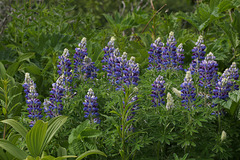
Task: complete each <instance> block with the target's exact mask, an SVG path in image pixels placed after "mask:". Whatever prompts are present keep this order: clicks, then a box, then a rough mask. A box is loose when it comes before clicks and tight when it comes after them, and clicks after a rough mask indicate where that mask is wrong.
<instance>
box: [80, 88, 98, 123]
mask: <svg viewBox="0 0 240 160" xmlns="http://www.w3.org/2000/svg"><path fill="white" fill-rule="evenodd" d="M83 105H84V108H83V110H84V111H85V116H84V117H85V118H87V119H90V120H91V121H92V122H93V123H100V119H99V117H98V116H99V113H98V108H97V106H98V103H97V97H96V96H95V95H94V92H93V90H92V88H90V89H89V90H88V92H87V95H86V96H85V101H84V102H83Z"/></svg>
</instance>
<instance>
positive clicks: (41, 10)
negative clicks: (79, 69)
mask: <svg viewBox="0 0 240 160" xmlns="http://www.w3.org/2000/svg"><path fill="white" fill-rule="evenodd" d="M3 2H4V3H1V4H5V5H6V4H7V1H3ZM9 2H10V1H9ZM151 2H152V3H151ZM165 3H166V4H167V5H166V6H165V7H164V8H163V9H162V10H161V11H160V12H157V10H158V9H159V8H160V7H161V6H162V5H164V4H165ZM239 6H240V3H239V1H238V0H205V1H196V2H195V1H189V0H184V1H181V2H180V1H179V2H176V1H173V0H166V1H158V2H157V1H151V0H125V1H120V0H117V1H116V2H115V3H112V2H111V1H108V0H103V1H95V0H89V1H79V0H77V1H74V0H61V1H60V0H54V1H31V0H30V1H28V2H27V1H16V2H15V3H12V4H11V5H9V6H6V8H5V9H6V10H7V9H9V12H8V15H7V17H6V19H7V21H5V20H4V21H5V22H4V24H3V25H4V26H3V25H2V24H0V25H1V28H0V32H1V33H0V34H1V38H0V107H1V108H0V120H1V121H2V122H3V123H2V124H0V133H1V135H2V137H3V139H1V140H0V159H3V160H10V159H29V160H32V159H41V160H52V159H56V160H57V159H59V160H60V159H77V160H78V159H79V160H80V159H83V158H85V157H86V156H88V159H100V160H101V159H105V158H106V155H107V156H108V157H107V158H108V159H139V160H141V159H142V160H147V159H164V160H165V159H176V160H177V159H238V157H239V156H240V155H239V153H238V151H239V150H240V145H239V144H240V143H239V132H240V121H239V120H240V105H239V104H240V96H239V95H240V93H239V92H240V91H239V90H232V88H233V87H231V89H230V90H229V91H227V92H226V93H222V95H223V96H225V98H224V99H221V98H220V97H218V94H217V93H216V92H217V91H219V92H221V91H222V90H223V88H221V87H222V86H224V85H223V84H224V82H225V81H223V79H224V78H226V79H224V80H226V81H228V80H229V77H224V76H225V75H226V74H225V73H223V71H224V70H225V69H226V68H228V67H229V66H230V64H231V63H232V62H236V65H237V68H239V60H240V59H239V57H240V56H239V51H240V47H239V46H240V45H239V42H240V41H239V40H240V37H239V36H240V29H239V28H240V18H239V16H240V10H239ZM180 9H181V10H180ZM0 17H3V16H2V15H1V16H0ZM0 22H2V21H0ZM2 26H3V27H2ZM171 31H174V37H175V38H176V39H175V40H176V46H175V45H173V46H171V47H172V48H171V47H167V44H166V42H170V41H169V40H168V38H169V35H168V34H169V33H170V32H171ZM200 35H202V36H203V39H204V44H205V45H206V49H205V50H204V51H206V53H207V54H208V53H209V52H212V53H213V54H214V56H215V57H216V59H215V61H214V64H215V67H217V68H218V70H216V69H212V70H211V71H206V70H205V68H204V67H203V65H201V66H202V68H204V69H202V70H201V71H199V70H198V68H197V67H196V68H195V69H196V71H197V72H196V73H194V74H193V75H191V78H189V77H188V78H187V77H185V74H186V71H187V70H188V68H189V64H190V63H191V61H192V52H193V51H192V49H193V48H194V46H195V43H196V41H197V38H198V37H199V36H200ZM112 36H114V37H115V39H116V41H115V42H114V47H115V48H119V54H120V55H112V57H114V56H116V57H118V58H121V56H122V54H123V52H127V60H129V59H130V57H131V56H134V57H135V62H136V63H138V65H137V64H136V66H137V67H139V71H140V74H139V77H137V78H139V79H140V80H139V82H138V85H137V88H134V87H133V86H132V85H129V86H124V87H123V88H120V89H119V90H116V86H117V84H114V83H112V84H110V83H109V79H110V80H111V78H112V77H111V76H109V75H108V73H110V72H111V71H113V72H115V73H116V75H117V71H118V69H119V68H117V67H119V66H115V67H116V68H112V70H111V71H104V70H102V65H103V63H102V62H101V61H102V58H103V56H104V54H105V50H103V48H104V46H108V44H107V43H108V42H109V39H110V37H112ZM83 37H85V38H86V39H87V45H86V46H85V47H86V49H87V50H86V52H87V54H88V57H89V58H91V60H92V62H94V65H95V66H96V67H97V68H98V70H99V71H98V72H97V77H94V78H92V79H91V78H89V79H84V78H83V79H76V78H75V77H74V75H75V74H76V73H74V72H72V71H71V69H73V68H74V63H75V61H74V54H75V52H76V50H74V49H77V48H78V47H77V44H78V43H79V42H80V40H81V39H82V38H83ZM158 37H160V39H161V42H163V43H164V45H163V46H164V47H162V48H161V47H159V48H157V49H159V51H158V52H157V53H159V54H160V56H159V57H160V58H162V59H161V60H160V61H161V63H162V61H163V60H166V59H167V60H166V61H164V62H170V61H171V62H174V57H173V56H172V55H170V56H169V57H167V58H166V57H164V56H163V53H164V54H166V53H168V52H170V51H168V49H169V48H171V53H172V54H174V51H175V50H174V49H176V48H175V47H177V46H178V45H179V44H181V43H182V47H183V49H184V52H183V54H184V57H185V59H184V64H183V70H177V69H176V70H175V69H174V70H173V68H172V69H169V68H166V70H165V69H162V70H161V71H159V70H156V69H152V70H149V69H147V67H148V65H149V60H150V59H149V55H150V54H151V53H152V52H148V51H149V50H150V49H153V48H154V45H153V44H152V43H156V42H155V40H156V39H157V38H158ZM168 45H169V44H168ZM79 47H80V46H79ZM65 48H68V49H69V57H68V62H69V63H68V71H67V72H65V73H64V74H65V76H66V75H67V74H69V77H70V78H69V80H72V82H71V83H70V81H69V84H67V83H66V81H65V82H63V81H62V84H63V86H62V87H65V88H64V92H63V93H60V94H62V95H60V96H61V99H58V102H56V103H61V104H63V110H62V112H61V114H62V115H65V116H58V117H55V118H52V119H51V118H50V117H46V113H45V112H44V107H45V106H44V105H42V106H41V107H42V108H43V112H42V113H41V114H42V115H43V118H42V120H39V121H37V122H36V124H35V125H34V126H33V127H32V128H31V129H29V126H28V124H27V122H26V121H28V118H27V117H26V115H28V112H30V111H29V110H27V109H26V108H27V107H25V106H26V105H25V98H24V96H22V95H23V87H22V85H21V84H22V82H23V81H24V74H25V73H30V74H31V78H32V79H33V81H34V82H35V83H36V88H37V92H36V93H39V97H38V98H39V99H40V101H41V102H42V104H43V99H45V98H47V97H50V98H53V96H54V94H55V93H54V91H55V88H54V87H52V84H53V83H55V82H56V81H57V79H58V78H59V76H60V75H59V74H58V72H57V71H58V70H59V69H60V68H59V66H57V63H58V62H59V58H58V57H59V56H60V55H62V52H63V50H64V49H65ZM164 49H165V50H164ZM153 50H154V49H153ZM151 51H152V50H151ZM162 51H164V52H162ZM153 52H155V51H153ZM112 54H113V53H112ZM212 56H213V55H212ZM112 57H109V58H112ZM210 57H211V55H210ZM83 58H84V57H83ZM208 58H209V56H208ZM212 59H214V58H212ZM212 62H213V61H211V63H212ZM62 63H64V59H63V58H62ZM92 64H93V63H92ZM156 64H157V63H156ZM79 65H81V64H79ZM209 65H210V62H209ZM217 65H218V66H217ZM170 66H171V65H170ZM62 67H63V68H64V66H62ZM120 67H122V68H121V69H122V71H123V70H124V69H125V70H124V71H123V73H121V76H122V77H121V78H122V79H121V80H123V82H124V79H127V78H128V77H127V76H128V74H127V72H128V71H129V70H131V68H124V67H125V66H120ZM210 67H211V66H210ZM114 69H115V70H114ZM96 71H97V69H96ZM213 72H214V75H215V78H216V79H215V80H214V81H213V80H212V81H211V82H212V84H211V85H213V86H210V87H209V86H204V85H206V83H207V82H205V81H204V80H203V81H204V82H200V81H199V80H201V78H202V77H199V74H209V73H213ZM115 73H114V74H115ZM222 73H223V74H222ZM83 74H84V73H83ZM86 74H87V73H86ZM124 76H125V77H124ZM130 76H131V75H130ZM159 76H160V77H162V78H160V80H162V82H163V81H165V82H164V83H162V82H161V84H162V86H160V87H159V86H158V87H154V82H155V81H156V78H157V77H159ZM221 76H222V77H223V78H222V79H221V78H220V77H221ZM184 77H185V79H188V81H187V80H186V81H185V80H184ZM118 78H119V77H118ZM135 78H136V77H135ZM209 79H210V78H209ZM158 80H159V79H158ZM230 81H231V82H233V81H234V85H235V84H236V85H239V80H238V77H236V78H235V79H234V80H230ZM183 82H185V83H184V84H185V85H189V84H187V82H189V83H191V85H193V86H194V87H193V88H192V90H191V91H192V92H188V90H187V89H188V88H187V87H186V86H185V88H184V87H182V86H181V85H182V84H183ZM56 83H57V82H56ZM56 83H55V84H56ZM124 83H125V82H124ZM216 83H219V84H218V85H216ZM222 83H223V84H222ZM199 84H201V85H202V86H204V87H205V88H201V86H200V85H199ZM161 87H164V89H163V88H161ZM90 88H91V89H92V90H93V91H94V95H95V97H93V98H94V100H95V101H94V103H95V102H96V103H98V104H97V106H98V107H97V109H96V107H95V108H94V107H93V104H91V102H92V101H89V102H90V103H89V104H87V105H88V107H87V109H88V110H87V111H86V108H85V109H84V103H86V101H85V100H86V97H85V95H86V94H87V92H88V90H89V89H90ZM156 88H157V89H159V90H161V91H162V92H156ZM173 88H174V89H173ZM208 88H211V89H212V90H214V89H216V90H217V91H216V90H215V91H211V90H209V91H208V90H207V89H208ZM236 88H238V87H236ZM236 88H235V89H236ZM154 89H155V90H154ZM65 90H66V91H67V93H65ZM186 90H187V91H186ZM49 91H51V95H50V94H49ZM182 92H184V93H182ZM158 93H161V94H162V95H161V96H159V95H158ZM166 95H171V100H170V99H169V97H167V96H166ZM184 96H185V98H184ZM156 97H161V98H162V99H161V102H162V103H159V106H156V107H154V103H153V102H156V101H154V100H153V98H156ZM186 97H189V98H186ZM214 97H215V98H214ZM87 98H88V99H91V98H92V97H90V96H89V97H87ZM191 98H192V99H193V98H195V99H194V100H193V101H191V105H189V106H188V105H186V104H189V103H185V102H186V101H185V100H186V99H187V100H190V99H191ZM170 101H171V107H167V104H169V103H170ZM164 102H165V103H164ZM168 102H169V103H168ZM184 104H185V105H184ZM93 110H94V112H91V111H93ZM96 110H97V112H98V113H99V116H98V118H99V121H98V122H100V123H99V124H96V123H94V121H92V120H89V119H86V118H87V117H88V116H87V117H86V118H85V117H84V115H86V114H88V113H90V114H92V113H95V111H96ZM85 112H87V113H85ZM66 116H68V120H67V117H66ZM44 121H45V122H44ZM25 126H27V127H25ZM12 128H13V129H12ZM100 150H101V151H103V152H101V151H100ZM105 153H106V154H105ZM68 154H72V155H73V156H67V155H68ZM50 155H51V156H50ZM77 156H78V157H77Z"/></svg>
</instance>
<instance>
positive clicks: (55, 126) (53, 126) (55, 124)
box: [41, 116, 67, 152]
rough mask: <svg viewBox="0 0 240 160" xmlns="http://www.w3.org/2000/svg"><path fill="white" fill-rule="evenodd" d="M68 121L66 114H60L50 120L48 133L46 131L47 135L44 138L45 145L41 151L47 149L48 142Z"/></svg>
mask: <svg viewBox="0 0 240 160" xmlns="http://www.w3.org/2000/svg"><path fill="white" fill-rule="evenodd" d="M66 121H67V117H66V116H58V117H55V118H53V119H51V120H50V121H49V122H48V128H47V133H46V137H45V139H44V142H43V145H42V148H41V152H43V151H44V150H45V148H46V147H47V145H48V143H49V142H50V141H51V139H52V138H53V136H54V135H55V134H56V132H57V131H58V130H59V129H60V128H61V127H62V125H63V124H64V123H65V122H66Z"/></svg>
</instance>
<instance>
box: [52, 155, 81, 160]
mask: <svg viewBox="0 0 240 160" xmlns="http://www.w3.org/2000/svg"><path fill="white" fill-rule="evenodd" d="M76 157H77V156H71V155H70V156H62V157H57V158H55V159H54V160H64V159H67V158H76Z"/></svg>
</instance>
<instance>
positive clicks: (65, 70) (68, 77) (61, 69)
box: [57, 48, 72, 85]
mask: <svg viewBox="0 0 240 160" xmlns="http://www.w3.org/2000/svg"><path fill="white" fill-rule="evenodd" d="M68 57H69V51H68V49H66V48H65V49H64V51H63V54H62V56H59V57H58V58H59V60H60V61H59V64H58V65H57V67H58V74H59V76H61V75H62V74H63V75H64V79H63V81H64V82H65V85H67V83H68V82H70V83H71V82H72V71H71V70H72V67H71V64H72V63H71V61H70V59H69V58H68Z"/></svg>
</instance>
